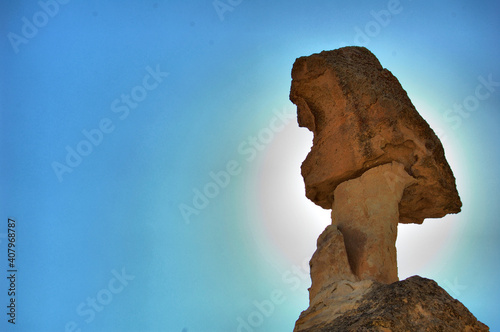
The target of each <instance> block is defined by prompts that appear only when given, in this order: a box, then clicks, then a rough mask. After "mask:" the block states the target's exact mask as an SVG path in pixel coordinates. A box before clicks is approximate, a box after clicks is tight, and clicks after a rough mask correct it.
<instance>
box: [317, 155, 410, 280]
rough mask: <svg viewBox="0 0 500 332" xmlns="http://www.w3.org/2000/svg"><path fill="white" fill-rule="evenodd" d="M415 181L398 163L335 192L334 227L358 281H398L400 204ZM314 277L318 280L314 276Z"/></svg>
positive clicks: (350, 181) (340, 187) (375, 170)
mask: <svg viewBox="0 0 500 332" xmlns="http://www.w3.org/2000/svg"><path fill="white" fill-rule="evenodd" d="M415 182H416V180H415V179H414V178H413V177H411V176H410V175H408V173H406V171H405V170H404V165H403V164H400V163H398V162H392V163H391V164H385V165H380V166H377V167H375V168H372V169H370V170H368V171H366V172H365V173H364V174H363V175H361V176H360V177H359V178H356V179H352V180H349V181H345V182H342V183H341V184H339V185H338V186H337V188H336V189H335V192H334V197H335V200H334V201H333V206H332V224H333V225H336V226H337V228H338V229H339V231H340V232H341V233H342V234H343V236H344V244H345V247H346V251H347V255H348V259H349V265H350V267H351V270H352V272H353V273H354V275H356V276H357V277H358V278H359V279H361V280H364V279H371V280H376V281H380V282H384V283H391V282H394V281H398V280H399V279H398V265H397V257H396V237H397V229H398V223H399V208H398V205H399V202H400V201H401V197H402V196H403V191H404V190H405V188H407V187H408V186H410V185H412V184H414V183H415ZM311 277H313V278H314V277H315V275H314V274H312V273H311Z"/></svg>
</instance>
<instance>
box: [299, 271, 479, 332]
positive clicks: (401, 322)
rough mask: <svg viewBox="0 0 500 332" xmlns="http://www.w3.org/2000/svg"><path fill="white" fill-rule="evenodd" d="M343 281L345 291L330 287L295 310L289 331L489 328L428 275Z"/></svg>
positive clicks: (462, 329) (454, 330)
mask: <svg viewBox="0 0 500 332" xmlns="http://www.w3.org/2000/svg"><path fill="white" fill-rule="evenodd" d="M345 284H346V285H347V286H348V287H349V290H350V291H347V292H345V289H344V293H343V294H336V293H338V292H339V290H338V288H339V287H331V290H330V291H329V294H330V296H323V299H322V302H320V303H318V304H316V306H315V307H310V308H309V309H308V310H307V311H304V312H303V313H302V314H301V316H300V318H299V320H298V321H297V323H296V325H295V329H294V332H337V331H338V332H351V331H352V332H354V331H356V332H359V331H384V332H389V331H411V332H413V331H422V332H423V331H427V332H433V331H443V332H448V331H449V332H456V331H469V332H473V331H477V332H480V331H489V328H488V327H487V326H486V325H484V324H483V323H481V322H479V321H478V320H477V319H476V318H475V317H474V315H472V314H471V313H470V311H469V310H467V308H466V307H465V306H464V305H463V304H462V303H460V302H459V301H457V300H455V299H454V298H452V297H451V296H450V295H449V294H448V293H447V292H446V291H445V290H444V289H442V288H441V287H439V286H438V284H437V283H436V282H435V281H433V280H429V279H425V278H421V277H419V276H413V277H410V278H408V279H406V280H404V281H399V282H395V283H392V284H389V285H386V284H382V283H377V282H373V281H366V280H365V281H360V282H357V283H356V282H354V283H353V282H345ZM325 292H326V290H325Z"/></svg>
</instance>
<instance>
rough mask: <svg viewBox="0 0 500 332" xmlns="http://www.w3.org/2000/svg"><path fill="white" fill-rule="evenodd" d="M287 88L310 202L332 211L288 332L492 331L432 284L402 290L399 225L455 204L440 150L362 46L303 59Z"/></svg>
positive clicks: (418, 282)
mask: <svg viewBox="0 0 500 332" xmlns="http://www.w3.org/2000/svg"><path fill="white" fill-rule="evenodd" d="M292 79H293V80H292V87H291V92H290V99H291V100H292V102H294V103H295V104H296V105H297V112H298V121H299V125H300V126H303V127H307V128H308V129H309V130H311V131H312V132H313V133H314V139H313V147H312V149H311V152H310V153H309V155H308V156H307V158H306V160H305V161H304V163H303V164H302V176H303V177H304V182H305V185H306V196H307V197H308V198H309V199H311V200H312V201H313V202H315V203H316V204H318V205H320V206H322V207H323V208H325V209H330V208H331V209H332V224H331V225H330V226H328V227H327V228H326V229H325V230H324V232H323V233H322V234H321V235H320V237H319V239H318V241H317V250H316V252H315V253H314V255H313V257H312V259H311V261H310V267H311V280H312V285H311V288H310V289H309V308H308V309H307V310H305V311H304V312H302V314H301V315H300V317H299V319H298V320H297V322H296V325H295V330H294V331H296V332H305V331H307V332H312V331H314V332H318V331H319V332H327V331H342V332H344V331H488V328H487V326H486V325H484V324H482V323H480V322H478V321H477V319H476V318H475V317H474V316H473V315H472V314H471V313H470V312H469V311H468V310H467V309H466V308H465V307H464V306H463V305H462V304H461V303H460V302H458V301H457V300H454V299H453V298H451V297H450V296H449V295H448V294H447V293H446V292H445V291H444V290H443V289H442V288H440V287H439V286H438V285H437V284H436V283H435V282H433V281H432V280H428V279H423V278H420V277H412V278H409V279H407V280H405V281H398V275H397V257H396V237H397V226H398V223H399V222H402V223H422V222H423V220H424V219H425V218H439V217H443V216H444V215H446V214H448V213H458V212H459V211H460V208H461V205H462V203H461V201H460V197H459V196H458V192H457V189H456V186H455V178H454V176H453V173H452V171H451V169H450V167H449V165H448V163H447V161H446V159H445V156H444V151H443V147H442V145H441V142H440V141H439V139H438V138H437V136H436V135H435V134H434V132H433V131H432V129H431V128H430V127H429V125H428V124H427V123H426V122H425V120H424V119H423V118H422V117H421V116H420V115H419V114H418V113H417V111H416V110H415V107H414V106H413V104H412V103H411V101H410V99H409V98H408V96H407V94H406V92H405V91H404V90H403V88H402V87H401V85H400V84H399V82H398V80H397V79H396V78H395V77H394V76H393V75H392V74H391V73H390V72H389V71H388V70H387V69H384V68H382V66H381V65H380V63H379V62H378V60H377V59H376V57H375V56H374V55H373V54H372V53H371V52H370V51H368V50H367V49H366V48H362V47H346V48H342V49H338V50H335V51H329V52H321V53H319V54H313V55H311V56H309V57H302V58H299V59H297V60H296V62H295V64H294V66H293V70H292Z"/></svg>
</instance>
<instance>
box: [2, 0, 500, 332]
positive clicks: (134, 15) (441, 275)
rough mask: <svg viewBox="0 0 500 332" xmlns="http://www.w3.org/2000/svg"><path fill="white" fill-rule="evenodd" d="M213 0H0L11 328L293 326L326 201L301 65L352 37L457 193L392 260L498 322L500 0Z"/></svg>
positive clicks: (303, 304)
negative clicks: (293, 88)
mask: <svg viewBox="0 0 500 332" xmlns="http://www.w3.org/2000/svg"><path fill="white" fill-rule="evenodd" d="M216 4H217V8H218V9H216V6H214V2H213V1H210V0H208V1H191V2H189V3H187V2H181V1H178V2H175V3H174V2H173V1H140V2H139V1H109V2H106V3H103V2H101V1H76V0H72V1H68V0H66V1H62V0H60V1H55V0H53V1H52V0H42V1H40V2H34V1H17V2H15V3H13V2H8V1H2V2H1V8H0V15H1V16H0V23H1V26H0V29H1V35H2V36H3V38H1V45H0V59H1V62H0V63H2V66H0V70H1V76H0V77H1V78H2V79H1V80H0V84H1V85H0V124H1V135H2V136H1V140H0V144H1V145H0V151H1V154H2V159H1V163H0V174H1V176H2V185H1V188H2V190H1V195H2V196H1V198H2V199H1V202H2V204H1V205H0V212H1V218H2V220H3V222H2V223H3V224H2V226H0V241H2V242H1V243H0V247H1V248H3V249H1V250H0V252H3V253H5V252H6V245H7V241H6V238H5V234H6V232H7V219H8V218H14V219H15V220H16V223H17V233H16V234H17V260H16V262H17V264H18V274H17V277H18V279H17V287H18V293H17V296H16V301H17V303H18V307H17V316H16V326H15V327H13V326H12V324H8V323H7V320H6V318H5V316H6V315H5V313H4V314H2V317H3V318H2V320H1V321H0V326H1V329H2V330H6V331H14V330H17V331H77V330H78V329H81V331H168V332H170V331H173V332H176V331H179V332H187V331H189V332H195V331H200V332H205V331H206V332H208V331H238V330H240V331H245V329H246V330H253V331H291V330H292V329H293V325H294V323H295V320H296V319H297V318H298V315H299V314H300V312H301V311H302V310H304V309H305V308H307V305H308V302H307V301H308V297H307V291H306V290H307V288H308V287H309V282H310V281H309V277H308V271H306V269H307V261H308V259H309V258H310V256H311V255H312V253H313V252H314V249H315V243H316V238H317V236H318V235H319V234H320V233H321V231H322V230H323V228H324V227H325V226H326V225H327V224H328V223H329V213H328V211H323V210H322V209H321V208H319V207H316V206H314V204H312V203H311V202H309V201H308V200H307V199H306V197H305V195H304V192H303V190H304V189H303V184H302V179H301V177H300V163H301V162H302V160H303V159H304V158H305V156H306V154H307V152H308V150H309V148H310V144H311V139H312V136H311V134H310V133H309V132H308V131H307V130H306V129H303V128H298V127H297V124H296V120H295V119H294V112H295V107H294V105H293V104H291V103H290V102H289V101H288V93H289V88H290V79H291V78H290V71H291V68H292V65H293V62H294V60H295V58H297V57H299V56H304V55H309V54H312V53H317V52H320V51H322V50H331V49H335V48H338V47H342V46H347V45H361V46H366V47H368V48H369V49H370V50H371V51H372V52H374V54H375V55H376V56H377V57H378V58H379V60H380V62H381V63H382V65H383V66H384V67H386V68H388V69H389V70H391V71H392V72H393V74H394V75H395V76H396V77H398V79H399V80H400V82H401V83H402V85H403V87H404V88H405V89H406V90H407V92H408V94H409V96H410V98H411V99H412V101H413V102H414V104H415V106H416V107H417V109H418V110H419V112H420V113H421V115H422V116H423V117H424V118H425V119H426V120H427V121H428V122H429V123H430V125H431V127H432V128H434V130H435V131H436V132H437V133H438V135H439V136H440V137H441V139H442V141H443V145H444V146H445V151H446V156H447V158H448V161H449V163H450V165H451V167H452V169H453V171H454V173H455V176H456V178H457V186H458V190H459V193H460V195H461V198H462V201H463V203H464V206H463V211H462V212H461V213H460V214H458V215H454V216H448V217H446V218H443V219H441V220H427V221H425V222H424V224H423V225H420V226H415V225H409V226H407V225H404V226H401V227H400V228H399V239H398V252H399V256H398V260H399V269H400V277H401V278H405V277H407V276H410V275H414V274H419V275H422V276H424V277H430V278H433V279H435V280H436V281H437V282H438V283H439V284H440V285H441V286H442V287H444V288H445V289H446V290H447V291H448V292H449V293H450V294H451V295H452V296H453V297H455V298H457V299H459V300H460V301H462V302H463V303H464V304H465V305H466V306H467V307H468V308H469V309H470V310H471V311H472V312H473V313H474V314H475V315H476V316H477V317H478V318H479V319H480V320H481V321H483V322H484V323H486V324H488V325H489V326H490V328H491V329H492V330H496V329H499V328H500V320H498V318H497V312H496V307H497V305H496V304H497V299H498V297H499V296H500V291H499V289H498V286H497V285H498V279H499V276H500V271H499V265H498V263H497V262H498V261H499V253H500V244H499V241H498V240H499V237H500V226H499V224H498V222H497V216H498V215H499V214H500V211H499V208H498V207H499V204H497V198H498V189H497V188H498V187H499V184H500V183H499V180H498V176H497V165H498V163H499V160H498V155H499V153H498V152H499V151H498V150H499V149H498V142H500V137H499V132H500V131H499V130H498V124H499V120H500V115H499V112H498V111H499V107H500V83H498V82H500V70H499V67H498V58H499V57H500V47H499V44H498V36H499V35H500V21H499V20H498V15H499V14H500V5H499V4H498V3H496V2H494V1H483V2H481V3H477V2H473V1H440V2H438V3H436V2H434V3H433V2H423V1H410V0H400V1H395V0H391V1H336V2H331V1H307V2H306V1H286V2H285V1H274V2H269V1H246V0H242V1H239V0H233V1H229V0H221V1H220V2H218V3H216ZM390 12H392V15H391V16H387V15H385V13H390ZM35 23H36V25H35ZM488 82H489V83H488ZM478 91H479V92H478ZM478 96H479V97H480V98H479V97H478ZM75 154H78V155H75ZM68 161H69V163H70V164H71V165H69V166H68ZM199 192H205V193H208V194H207V195H208V196H209V197H206V196H205V195H203V196H205V197H201V195H200V194H198V193H199ZM1 259H2V261H3V263H2V275H3V274H4V273H6V272H5V270H6V265H4V264H6V260H7V257H6V254H4V255H3V257H2V258H1ZM304 262H305V264H304ZM1 280H2V281H1V282H0V287H1V289H5V290H6V289H7V288H8V284H7V281H6V278H1ZM0 292H1V294H4V295H2V297H0V299H1V301H2V303H5V305H6V304H7V301H8V300H9V297H8V296H6V295H5V291H4V290H1V291H0ZM93 299H95V300H93ZM92 301H94V302H92ZM1 306H2V307H3V308H5V306H4V304H2V305H1ZM4 311H5V309H4ZM242 326H246V327H242Z"/></svg>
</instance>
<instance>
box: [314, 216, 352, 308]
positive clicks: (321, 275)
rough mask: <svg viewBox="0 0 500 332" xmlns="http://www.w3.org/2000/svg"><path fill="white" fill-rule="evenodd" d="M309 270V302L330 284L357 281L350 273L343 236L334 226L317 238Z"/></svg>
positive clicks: (330, 226) (327, 228) (326, 229)
mask: <svg viewBox="0 0 500 332" xmlns="http://www.w3.org/2000/svg"><path fill="white" fill-rule="evenodd" d="M309 265H310V270H311V280H312V284H311V288H309V301H310V303H313V302H314V298H315V297H316V295H318V293H320V292H321V290H322V289H323V288H325V287H329V286H330V283H333V282H335V281H337V280H348V281H358V280H359V279H358V278H357V277H356V276H355V275H354V274H353V273H352V272H351V267H350V266H349V261H348V258H347V252H346V249H345V245H344V236H343V235H342V233H341V232H340V231H339V230H338V229H337V226H335V225H329V226H328V227H326V228H325V230H324V231H323V233H321V235H320V236H319V238H318V242H317V250H316V252H315V253H314V255H313V256H312V258H311V261H310V262H309Z"/></svg>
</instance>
